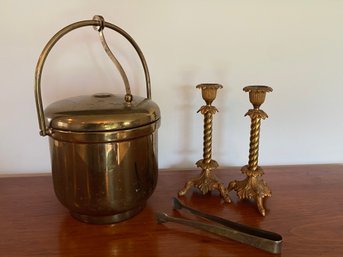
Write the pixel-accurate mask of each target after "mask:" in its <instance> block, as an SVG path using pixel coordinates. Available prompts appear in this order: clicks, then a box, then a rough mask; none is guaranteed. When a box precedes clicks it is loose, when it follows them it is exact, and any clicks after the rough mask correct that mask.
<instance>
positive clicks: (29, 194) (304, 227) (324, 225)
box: [0, 164, 343, 257]
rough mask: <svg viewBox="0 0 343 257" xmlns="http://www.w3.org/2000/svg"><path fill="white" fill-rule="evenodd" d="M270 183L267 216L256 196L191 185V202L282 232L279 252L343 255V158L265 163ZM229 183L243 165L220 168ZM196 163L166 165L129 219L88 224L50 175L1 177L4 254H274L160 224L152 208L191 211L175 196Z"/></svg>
mask: <svg viewBox="0 0 343 257" xmlns="http://www.w3.org/2000/svg"><path fill="white" fill-rule="evenodd" d="M264 170H265V173H266V174H265V176H264V177H263V178H264V180H265V181H266V182H267V183H268V184H269V186H270V187H271V189H272V193H273V195H272V197H271V198H268V199H267V200H266V202H265V206H266V209H267V215H266V217H262V216H260V215H259V213H258V212H257V210H256V206H255V203H254V202H251V201H246V200H244V201H240V200H238V199H237V197H236V196H235V194H234V193H233V192H231V197H232V198H233V203H231V204H224V203H223V201H221V200H220V198H219V195H218V193H216V192H212V194H209V195H201V194H200V193H199V192H197V191H193V192H189V193H188V194H187V195H186V196H185V197H183V198H181V199H182V200H183V201H184V202H185V203H186V204H188V205H190V206H192V207H194V208H197V209H199V210H202V211H205V212H208V213H212V214H214V215H218V216H221V217H224V218H226V219H230V220H233V221H236V222H240V223H244V224H247V225H250V226H256V227H260V228H262V229H267V230H271V231H275V232H277V233H280V234H281V235H282V236H283V240H284V243H283V249H282V254H281V256H283V257H287V256H294V257H299V256H330V257H336V256H337V257H338V256H339V257H341V256H343V199H342V196H343V165H339V164H337V165H306V166H279V167H264ZM215 173H216V175H217V176H218V177H219V178H220V179H221V180H222V181H223V182H224V183H225V184H228V182H229V181H231V180H233V179H240V178H243V175H241V174H240V171H239V168H226V169H222V170H218V171H216V172H215ZM197 174H199V171H198V170H192V171H190V170H185V171H179V170H161V171H160V173H159V182H158V186H157V188H156V191H155V192H154V194H153V196H152V197H151V198H150V199H149V201H148V203H147V206H146V208H145V209H144V210H143V212H141V213H140V214H138V215H137V216H135V217H133V218H132V219H130V220H127V221H124V222H121V223H118V224H113V225H89V224H84V223H81V222H79V221H76V220H74V219H73V218H72V217H71V216H70V215H69V213H68V211H67V210H66V209H65V208H64V207H63V206H62V205H61V204H60V203H59V202H58V201H57V199H56V197H55V195H54V192H53V187H52V181H51V177H50V176H35V177H13V178H0V256H6V257H12V256H13V257H14V256H15V257H20V256H26V257H29V256H44V257H49V256H102V257H106V256H256V257H259V256H273V254H269V253H266V252H264V251H262V250H258V249H255V248H252V247H250V246H246V245H243V244H240V243H237V242H234V241H231V240H228V239H223V238H221V237H217V236H214V235H210V234H208V233H206V232H201V231H197V230H194V229H192V228H187V227H183V226H181V225H178V224H172V223H170V224H163V225H160V224H156V222H155V218H154V213H155V212H157V211H164V212H167V213H169V214H172V215H175V216H178V215H182V216H183V217H187V218H192V216H191V215H190V214H187V213H183V212H180V213H178V212H176V211H173V210H172V203H171V198H172V197H174V196H176V193H177V191H178V190H179V189H181V188H182V187H183V184H184V183H185V182H186V181H187V179H188V178H190V177H193V176H195V175H197Z"/></svg>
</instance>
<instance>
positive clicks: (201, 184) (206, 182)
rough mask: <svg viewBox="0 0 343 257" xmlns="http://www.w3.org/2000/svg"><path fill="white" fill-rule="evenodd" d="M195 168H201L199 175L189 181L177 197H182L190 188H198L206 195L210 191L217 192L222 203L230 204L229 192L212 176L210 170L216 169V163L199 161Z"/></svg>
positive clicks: (213, 161)
mask: <svg viewBox="0 0 343 257" xmlns="http://www.w3.org/2000/svg"><path fill="white" fill-rule="evenodd" d="M196 165H197V167H200V168H202V171H201V174H200V175H199V176H198V177H196V178H192V179H190V180H189V181H188V182H187V183H186V184H185V186H184V187H183V189H181V190H180V191H179V193H178V195H179V196H183V195H185V194H186V193H187V191H188V190H189V189H191V188H192V187H195V188H198V189H199V190H200V191H201V192H202V193H203V194H207V193H209V192H211V191H212V190H218V191H219V193H220V195H221V197H222V198H223V199H224V202H226V203H230V202H231V199H230V197H229V192H228V190H227V188H226V187H225V186H224V185H223V183H220V182H219V181H218V179H217V178H216V176H215V175H214V174H212V172H211V170H212V169H214V168H217V167H218V163H217V162H216V161H215V160H211V161H210V163H205V162H204V161H203V160H199V161H198V162H197V163H196Z"/></svg>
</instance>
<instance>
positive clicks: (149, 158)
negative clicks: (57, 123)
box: [49, 131, 158, 224]
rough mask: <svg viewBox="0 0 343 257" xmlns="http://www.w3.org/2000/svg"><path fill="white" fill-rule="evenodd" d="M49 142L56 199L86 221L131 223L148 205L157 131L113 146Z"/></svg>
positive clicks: (155, 173)
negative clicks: (127, 220) (123, 221)
mask: <svg viewBox="0 0 343 257" xmlns="http://www.w3.org/2000/svg"><path fill="white" fill-rule="evenodd" d="M112 133H115V132H112ZM49 141H50V151H51V164H52V175H53V184H54V190H55V194H56V196H57V198H58V199H59V201H60V202H61V203H62V204H63V205H64V206H65V207H66V208H68V210H69V211H70V212H71V213H72V215H73V217H75V218H77V219H79V220H81V221H83V222H88V223H97V224H105V223H114V222H119V221H122V220H124V219H128V218H130V217H131V216H133V215H135V214H137V213H138V212H139V211H140V210H141V209H142V208H143V207H144V206H145V203H146V200H147V199H148V198H149V197H150V195H151V194H152V193H153V191H154V189H155V186H156V183H157V176H158V158H157V157H158V155H157V131H155V132H154V133H152V134H150V135H147V136H144V137H138V138H134V139H130V140H126V141H118V142H108V143H103V142H101V143H84V142H81V143H77V142H64V141H61V140H56V139H54V138H52V137H49Z"/></svg>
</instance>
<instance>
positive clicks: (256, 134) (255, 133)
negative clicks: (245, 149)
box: [248, 117, 261, 171]
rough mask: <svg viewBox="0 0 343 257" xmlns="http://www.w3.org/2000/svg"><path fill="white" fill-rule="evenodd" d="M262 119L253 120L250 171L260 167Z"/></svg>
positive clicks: (255, 118)
mask: <svg viewBox="0 0 343 257" xmlns="http://www.w3.org/2000/svg"><path fill="white" fill-rule="evenodd" d="M260 126H261V118H259V117H254V118H253V119H251V127H250V148H249V164H248V166H249V170H251V171H255V170H257V166H258V148H259V140H260Z"/></svg>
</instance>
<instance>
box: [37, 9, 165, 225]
mask: <svg viewBox="0 0 343 257" xmlns="http://www.w3.org/2000/svg"><path fill="white" fill-rule="evenodd" d="M84 26H93V27H94V28H95V29H96V30H97V31H98V32H99V36H100V40H101V43H102V45H103V47H104V49H105V51H106V53H107V54H108V56H109V57H110V58H111V60H112V62H113V63H114V64H115V66H116V67H117V68H118V70H119V72H120V75H121V77H122V79H123V81H124V84H125V90H126V94H125V95H124V94H121V95H118V94H112V93H97V94H93V95H86V96H78V97H71V98H67V99H64V100H61V101H58V102H55V103H52V104H50V105H49V106H48V107H47V108H45V110H44V109H43V104H42V97H41V86H40V83H41V74H42V69H43V65H44V62H45V60H46V58H47V56H48V54H49V52H50V50H51V49H52V47H53V46H54V45H55V43H56V42H57V41H58V40H59V39H60V38H61V37H63V36H64V35H65V34H67V33H68V32H70V31H72V30H74V29H77V28H80V27H84ZM105 28H110V29H112V30H114V31H116V32H118V33H119V34H121V35H122V36H124V37H125V38H126V39H127V40H128V41H129V42H130V43H131V45H132V46H133V47H134V48H135V50H136V51H137V53H138V55H139V58H140V60H141V62H142V65H143V68H144V73H145V78H146V89H147V97H140V96H132V94H131V90H130V85H129V80H128V78H127V76H126V74H125V72H124V70H123V68H122V66H121V65H120V63H119V62H118V60H117V59H116V58H115V56H114V55H113V53H112V52H111V50H110V49H109V47H108V45H107V43H106V40H105V37H104V34H103V31H104V29H105ZM150 88H151V86H150V75H149V72H148V67H147V64H146V61H145V59H144V56H143V54H142V52H141V50H140V49H139V47H138V45H137V44H136V43H135V41H134V40H133V39H132V38H131V37H130V36H129V35H128V34H127V33H126V32H125V31H123V30H122V29H121V28H119V27H117V26H115V25H113V24H111V23H108V22H105V21H104V19H103V18H102V17H101V16H95V17H94V19H93V20H85V21H80V22H76V23H74V24H71V25H69V26H67V27H65V28H63V29H62V30H60V31H59V32H58V33H57V34H55V35H54V36H53V37H52V39H51V40H50V41H49V42H48V44H47V45H46V46H45V48H44V49H43V52H42V54H41V56H40V57H39V60H38V63H37V66H36V73H35V96H36V105H37V112H38V119H39V125H40V129H41V132H40V134H41V135H42V136H46V135H48V136H49V142H50V152H51V164H52V176H53V184H54V189H55V193H56V196H57V198H58V199H59V201H60V202H61V203H62V204H63V205H64V206H65V207H67V208H68V209H69V211H70V212H71V214H72V216H73V217H75V218H77V219H79V220H81V221H84V222H88V223H97V224H105V223H114V222H119V221H122V220H125V219H128V218H130V217H132V216H133V215H135V214H137V213H138V212H139V211H140V210H142V208H143V207H144V206H145V203H146V201H147V199H148V198H149V197H150V195H151V194H152V193H153V191H154V189H155V186H156V183H157V174H158V160H157V130H158V128H159V126H160V110H159V108H158V106H157V105H156V103H154V102H153V101H152V100H151V89H150Z"/></svg>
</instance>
